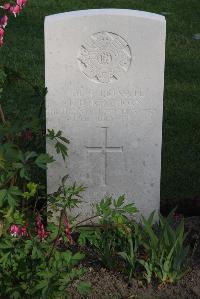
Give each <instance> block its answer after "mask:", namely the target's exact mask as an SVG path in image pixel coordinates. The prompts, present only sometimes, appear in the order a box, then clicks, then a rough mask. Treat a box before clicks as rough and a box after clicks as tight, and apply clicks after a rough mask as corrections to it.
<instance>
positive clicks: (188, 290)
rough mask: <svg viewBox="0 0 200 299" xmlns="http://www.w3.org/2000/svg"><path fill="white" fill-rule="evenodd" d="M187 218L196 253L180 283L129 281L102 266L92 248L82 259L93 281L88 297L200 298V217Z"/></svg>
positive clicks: (187, 225) (72, 294)
mask: <svg viewBox="0 0 200 299" xmlns="http://www.w3.org/2000/svg"><path fill="white" fill-rule="evenodd" d="M185 222H186V230H187V232H188V239H187V242H188V243H190V246H191V251H192V250H193V249H194V254H193V256H192V258H191V259H190V262H189V268H188V273H187V274H186V275H185V277H184V278H183V279H182V280H180V281H179V282H178V283H177V284H166V285H163V286H162V285H160V286H159V285H158V284H156V282H155V285H149V286H147V285H146V284H145V283H142V281H137V280H135V279H132V281H131V283H130V284H128V283H127V282H126V281H125V280H124V275H122V274H120V273H119V272H116V271H115V272H113V271H109V270H108V269H106V268H104V267H102V266H101V264H100V263H98V261H97V260H96V258H95V256H94V255H92V253H91V251H88V252H87V254H86V255H87V259H86V260H85V261H84V263H83V265H84V266H86V267H87V270H88V271H87V273H86V274H85V275H84V277H83V278H82V279H83V280H85V281H89V282H91V284H92V291H91V293H90V294H89V295H88V296H87V298H91V299H100V298H102V299H106V298H116V299H117V298H119V299H123V298H124V299H125V298H127V299H128V298H133V299H134V298H135V299H154V298H159V299H161V298H162V299H165V298H169V299H173V298H177V299H178V298H181V299H182V298H184V299H186V298H188V299H196V298H200V246H199V242H200V241H199V240H200V217H189V218H186V219H185ZM70 293H71V296H72V298H74V299H76V298H77V299H79V298H80V299H81V298H83V297H81V296H80V295H79V294H78V293H77V292H76V291H75V288H73V287H72V288H71V289H70Z"/></svg>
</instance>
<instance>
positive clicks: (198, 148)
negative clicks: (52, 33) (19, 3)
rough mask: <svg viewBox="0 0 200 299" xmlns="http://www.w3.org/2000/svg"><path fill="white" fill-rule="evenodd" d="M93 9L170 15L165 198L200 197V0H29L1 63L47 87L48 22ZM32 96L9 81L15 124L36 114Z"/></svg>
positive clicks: (8, 109) (14, 23)
mask: <svg viewBox="0 0 200 299" xmlns="http://www.w3.org/2000/svg"><path fill="white" fill-rule="evenodd" d="M88 8H129V9H138V10H145V11H149V12H155V13H161V12H164V11H165V12H170V13H171V14H170V15H167V16H166V20H167V43H166V68H165V95H164V124H163V148H162V179H161V199H162V202H166V200H167V201H168V204H169V205H170V204H171V203H173V202H177V201H183V200H189V199H191V198H193V197H194V196H197V195H200V40H194V39H193V38H192V36H193V34H195V33H199V32H200V20H199V13H200V1H199V0H173V1H172V0H105V1H104V0H93V1H92V0H57V1H56V0H29V5H28V6H27V7H26V8H25V9H24V12H23V13H22V15H21V16H20V17H18V18H17V19H16V20H14V19H13V20H12V21H10V24H9V26H8V28H7V34H6V40H5V42H6V44H5V47H4V48H3V49H1V53H0V64H3V65H7V66H10V67H11V68H14V69H15V70H17V71H19V72H22V73H23V74H24V75H25V76H26V77H27V78H30V80H31V81H32V82H33V83H34V84H41V83H43V82H44V37H43V35H44V32H43V22H44V17H45V16H46V15H50V14H55V13H58V12H64V11H70V10H78V9H88ZM30 95H31V91H30V88H28V87H27V85H25V84H23V83H15V82H10V84H9V85H8V86H7V87H6V92H5V97H4V100H3V104H4V107H5V108H6V112H7V114H8V115H9V116H10V117H12V118H14V119H16V118H17V117H20V118H21V117H22V116H23V117H28V114H30V113H31V114H34V113H36V112H37V108H38V103H37V101H36V102H35V99H33V98H30ZM19 108H20V109H19ZM19 110H20V112H19Z"/></svg>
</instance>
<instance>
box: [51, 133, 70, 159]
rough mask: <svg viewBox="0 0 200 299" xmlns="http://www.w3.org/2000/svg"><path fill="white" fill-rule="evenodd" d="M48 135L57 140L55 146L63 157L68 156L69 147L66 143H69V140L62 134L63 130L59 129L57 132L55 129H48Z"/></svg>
mask: <svg viewBox="0 0 200 299" xmlns="http://www.w3.org/2000/svg"><path fill="white" fill-rule="evenodd" d="M47 137H48V138H49V139H50V140H52V141H54V142H55V148H56V151H57V153H58V154H61V155H62V157H63V159H64V160H65V158H66V157H67V147H66V145H65V144H69V140H68V139H67V138H65V137H64V136H62V131H58V132H57V133H55V131H54V130H53V129H52V130H48V134H47Z"/></svg>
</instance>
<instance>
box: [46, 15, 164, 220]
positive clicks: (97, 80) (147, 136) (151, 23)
mask: <svg viewBox="0 0 200 299" xmlns="http://www.w3.org/2000/svg"><path fill="white" fill-rule="evenodd" d="M45 49H46V50H45V52H46V86H47V88H48V95H47V102H46V109H47V128H49V129H51V128H53V129H55V130H62V131H63V132H64V135H65V136H66V137H68V138H69V139H70V142H71V143H70V146H69V159H68V161H67V162H66V163H64V162H63V161H62V160H61V159H60V158H58V161H57V162H55V163H53V164H52V165H51V167H49V169H48V191H49V192H53V191H55V190H56V188H57V186H58V184H59V181H60V179H61V177H62V176H63V175H65V174H66V173H69V174H70V179H71V181H76V182H78V183H82V184H84V185H85V186H87V187H88V188H87V191H86V192H85V194H84V196H85V199H86V201H87V203H85V204H84V205H83V207H82V213H83V215H84V216H88V215H91V214H92V211H93V204H95V203H96V202H97V201H98V200H100V199H101V198H103V197H104V196H105V195H107V194H111V195H113V196H118V195H119V194H123V193H125V194H126V198H127V202H135V203H136V206H137V207H138V208H139V209H140V211H141V212H142V213H143V214H144V215H148V214H149V213H150V212H152V210H155V209H156V210H158V209H159V204H160V169H161V143H162V110H163V86H164V53H165V18H164V17H163V16H160V15H156V14H151V13H146V12H141V11H132V10H116V9H108V10H105V9H102V10H86V11H76V12H67V13H64V14H58V15H53V16H49V17H46V20H45ZM47 148H48V150H49V151H50V152H51V153H53V149H52V148H51V146H50V145H48V144H47Z"/></svg>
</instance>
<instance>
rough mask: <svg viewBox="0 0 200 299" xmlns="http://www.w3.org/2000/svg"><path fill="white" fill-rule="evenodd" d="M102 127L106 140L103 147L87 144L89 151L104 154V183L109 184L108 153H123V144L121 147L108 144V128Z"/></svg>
mask: <svg viewBox="0 0 200 299" xmlns="http://www.w3.org/2000/svg"><path fill="white" fill-rule="evenodd" d="M101 129H103V130H104V134H105V140H104V145H103V146H101V147H98V146H93V147H88V146H86V148H87V150H88V153H101V154H103V155H104V184H105V185H107V184H108V174H107V173H108V153H122V152H123V146H120V147H113V146H108V128H107V127H102V128H101Z"/></svg>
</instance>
